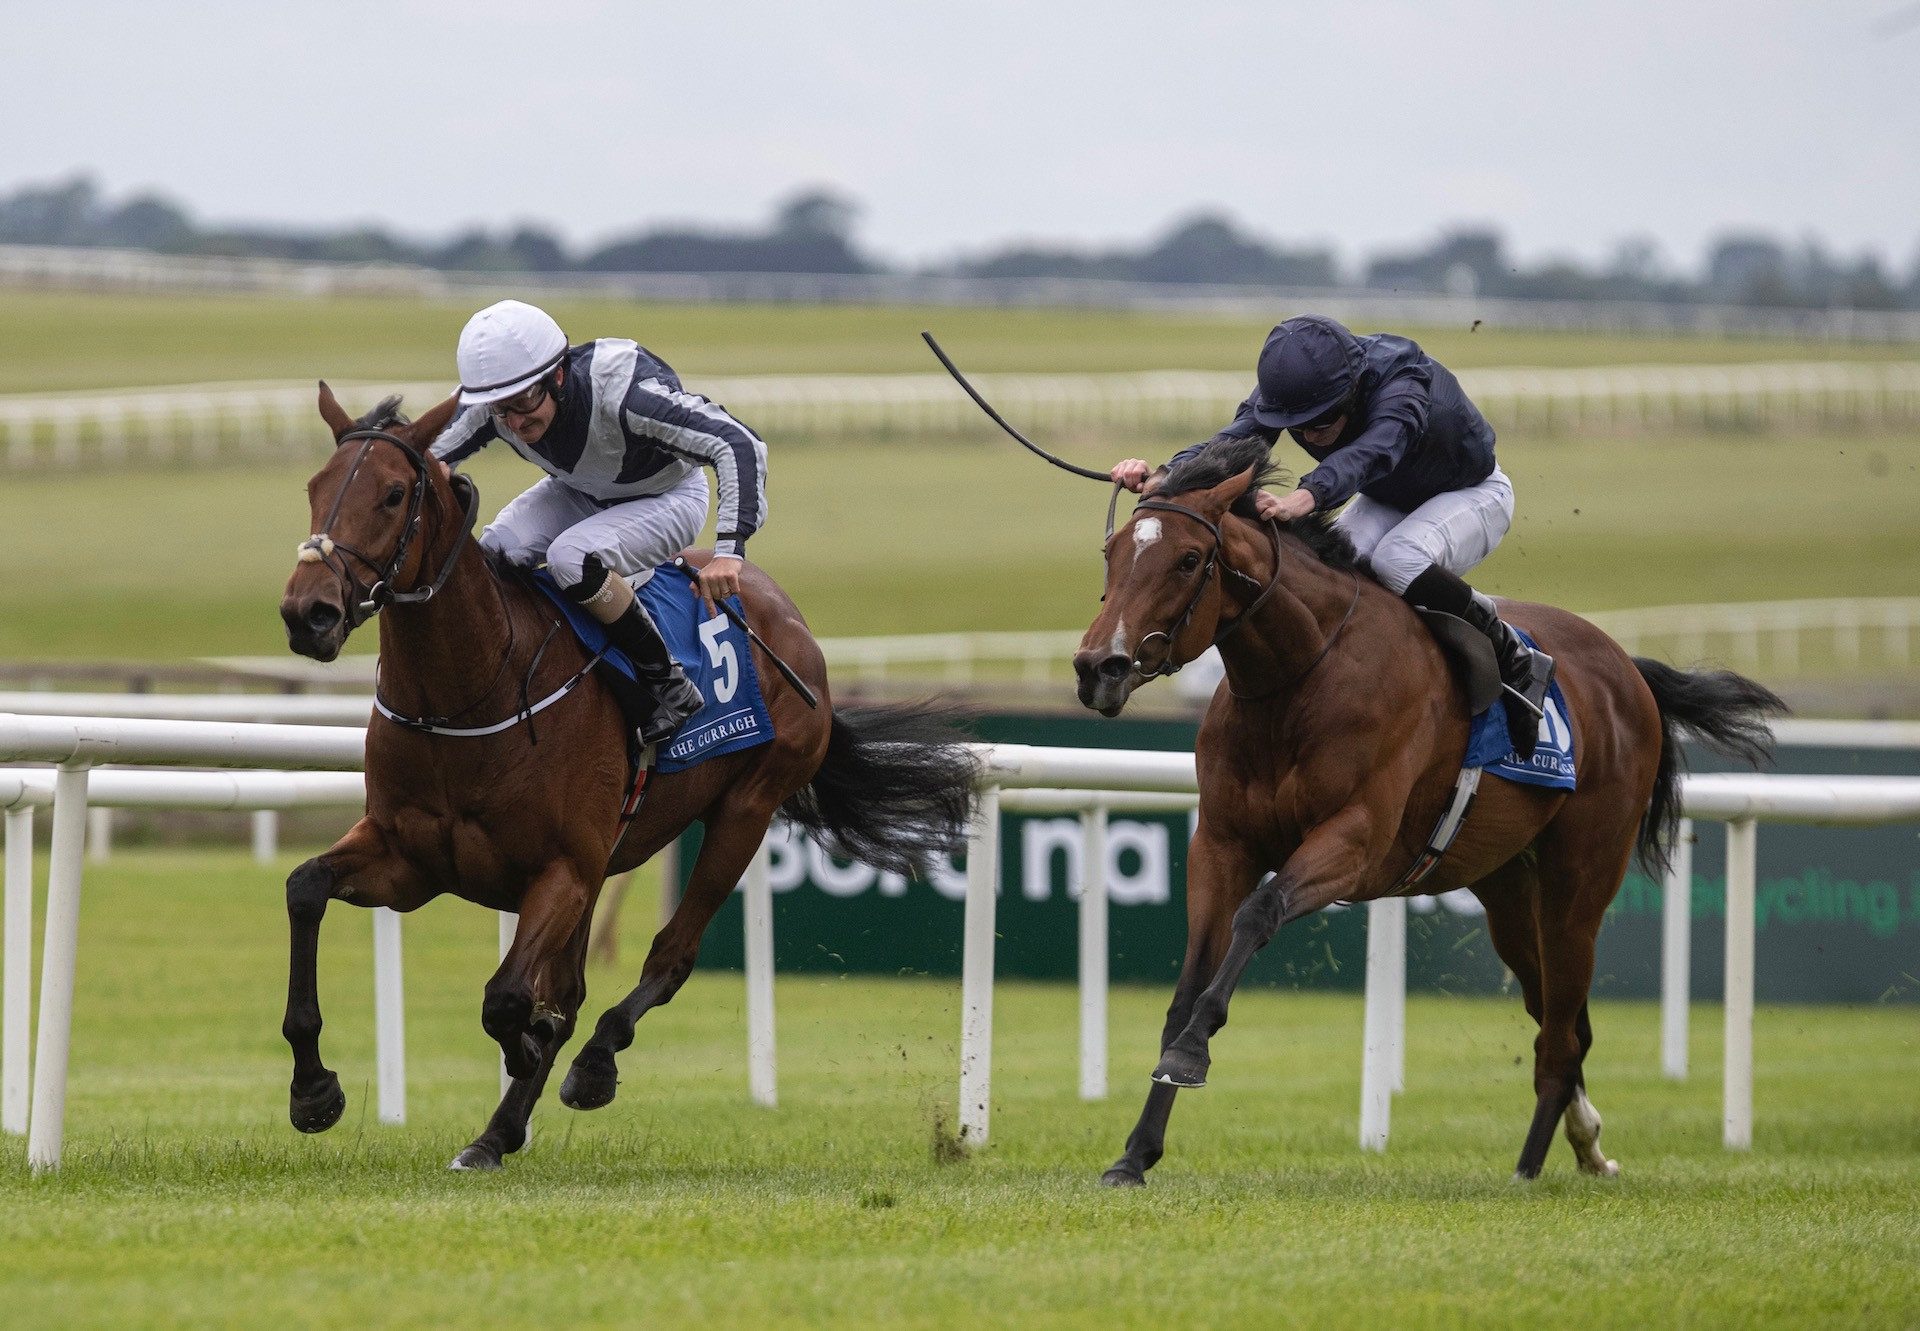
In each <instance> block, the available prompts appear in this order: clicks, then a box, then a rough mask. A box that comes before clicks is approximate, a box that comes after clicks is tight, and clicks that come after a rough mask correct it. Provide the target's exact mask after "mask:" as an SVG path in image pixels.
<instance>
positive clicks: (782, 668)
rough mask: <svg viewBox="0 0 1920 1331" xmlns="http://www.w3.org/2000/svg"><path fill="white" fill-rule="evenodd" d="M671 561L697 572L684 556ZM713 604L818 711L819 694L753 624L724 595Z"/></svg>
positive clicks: (682, 567) (679, 566)
mask: <svg viewBox="0 0 1920 1331" xmlns="http://www.w3.org/2000/svg"><path fill="white" fill-rule="evenodd" d="M673 562H674V566H675V567H677V568H679V569H681V570H682V571H684V572H685V573H687V574H688V575H689V576H691V575H693V574H694V573H696V572H698V570H696V569H695V568H694V567H693V565H691V564H689V563H688V562H687V561H686V560H685V559H684V558H682V557H680V556H678V555H676V556H674V560H673ZM714 604H715V605H717V606H719V607H720V610H721V613H723V614H724V615H726V617H727V618H728V619H731V620H732V621H733V622H734V623H736V624H738V625H739V626H740V629H741V631H742V632H744V633H745V634H746V635H747V637H748V639H749V640H750V641H751V642H752V643H753V645H754V646H755V647H758V648H759V649H760V650H761V651H763V652H765V653H766V654H767V659H768V660H769V661H771V662H773V668H774V669H775V670H778V671H779V672H780V677H781V678H782V679H784V680H786V681H787V683H789V684H791V685H793V688H794V691H795V692H796V693H798V694H799V695H800V697H801V698H802V699H803V700H804V701H805V702H806V704H807V706H809V707H811V708H813V709H814V710H815V711H816V712H817V711H819V710H820V696H819V695H818V694H816V693H815V692H814V691H813V690H812V689H810V688H808V687H807V681H806V680H804V679H802V678H800V676H799V675H798V674H796V673H795V672H794V669H793V667H792V666H790V665H788V664H787V663H786V662H785V661H782V660H781V659H780V654H779V653H778V652H776V651H774V650H773V648H771V647H769V646H767V642H766V639H764V638H762V637H761V636H760V635H759V634H758V633H755V632H754V631H753V625H751V624H749V623H747V621H746V617H745V616H744V615H742V614H741V613H740V612H739V611H738V610H735V609H734V608H733V607H732V606H731V605H729V604H728V603H727V600H726V598H725V597H722V598H720V599H719V600H718V601H715V602H714Z"/></svg>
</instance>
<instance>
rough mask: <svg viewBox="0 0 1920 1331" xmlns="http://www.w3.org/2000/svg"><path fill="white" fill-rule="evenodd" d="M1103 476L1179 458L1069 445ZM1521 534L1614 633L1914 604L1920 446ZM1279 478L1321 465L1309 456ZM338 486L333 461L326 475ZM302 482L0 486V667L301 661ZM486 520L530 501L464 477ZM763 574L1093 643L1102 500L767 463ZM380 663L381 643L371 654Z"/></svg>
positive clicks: (1052, 490) (1569, 485) (1568, 592)
mask: <svg viewBox="0 0 1920 1331" xmlns="http://www.w3.org/2000/svg"><path fill="white" fill-rule="evenodd" d="M1061 447H1062V449H1063V451H1065V452H1067V453H1068V454H1069V455H1070V456H1073V457H1075V458H1076V459H1078V460H1081V461H1083V462H1101V463H1107V462H1111V461H1114V460H1116V459H1118V458H1119V457H1121V456H1124V455H1125V454H1126V452H1127V451H1128V450H1129V449H1131V448H1139V449H1140V450H1141V451H1142V452H1143V453H1145V454H1146V455H1147V456H1150V457H1162V456H1165V455H1166V453H1168V452H1169V451H1170V447H1169V445H1167V444H1166V443H1165V442H1159V443H1135V444H1126V443H1120V442H1115V443H1111V444H1097V443H1089V442H1085V441H1082V442H1080V443H1077V444H1064V445H1062V446H1061ZM1500 451H1501V461H1502V465H1503V466H1504V467H1505V468H1506V470H1507V472H1508V474H1509V475H1511V476H1512V477H1513V480H1514V484H1515V487H1516V490H1517V492H1518V504H1519V517H1518V521H1517V523H1516V526H1515V529H1514V531H1513V532H1512V533H1511V534H1509V536H1508V537H1507V539H1506V542H1505V544H1504V545H1503V546H1502V548H1501V549H1500V550H1499V552H1498V553H1497V554H1496V555H1495V556H1494V557H1493V559H1491V560H1490V561H1488V563H1487V564H1485V565H1484V566H1483V567H1482V569H1481V571H1480V572H1479V573H1477V574H1476V575H1475V581H1476V583H1478V584H1480V585H1483V586H1485V587H1486V588H1487V589H1488V590H1490V591H1493V592H1496V593H1500V594H1505V595H1511V596H1518V597H1522V598H1525V599H1529V600H1539V601H1548V602H1553V603H1557V604H1560V605H1566V606H1571V607H1574V608H1576V609H1583V610H1597V609H1609V608H1614V607H1620V606H1639V605H1660V604H1673V603H1683V602H1709V601H1741V600H1773V599H1785V598H1792V597H1828V596H1902V595H1905V596H1911V595H1915V594H1920V528H1916V526H1915V524H1914V522H1913V501H1912V495H1913V493H1914V486H1915V484H1916V482H1917V481H1920V472H1917V469H1920V437H1915V436H1912V435H1885V436H1879V437H1868V438H1847V437H1840V436H1820V437H1813V438H1790V437H1779V436H1771V435H1766V436H1750V437H1710V438H1699V437H1691V438H1644V439H1610V440H1526V439H1521V440H1515V441H1512V442H1508V443H1503V444H1502V445H1501V450H1500ZM1281 456H1282V458H1283V460H1285V461H1287V462H1289V463H1290V464H1291V465H1293V466H1295V467H1301V466H1302V465H1303V464H1304V463H1305V461H1306V460H1305V457H1304V455H1302V454H1300V453H1298V452H1297V451H1296V450H1294V449H1292V448H1291V447H1290V446H1289V447H1286V448H1284V449H1283V450H1282V454H1281ZM317 464H318V458H317V457H316V459H315V461H314V463H313V464H312V465H317ZM310 469H311V468H310V466H309V465H307V464H301V465H286V464H281V465H276V466H261V467H258V468H236V469H232V470H218V471H194V470H184V469H183V470H166V471H149V472H139V473H132V474H123V475H97V474H90V475H70V476H62V475H47V474H36V475H26V476H18V477H12V478H9V480H8V481H7V483H6V484H5V485H4V486H0V658H11V659H45V658H61V657H64V658H96V659H97V658H136V657H137V658H142V659H147V660H180V659H185V658H189V657H194V656H212V655H229V654H239V653H263V654H265V653H276V652H280V651H284V650H285V639H284V635H283V632H282V630H281V627H280V622H279V616H278V613H277V606H278V602H279V597H280V591H281V588H282V587H283V586H284V584H285V581H286V578H287V575H288V573H289V572H290V571H291V570H292V567H293V547H294V545H295V543H296V542H298V541H299V540H300V539H301V538H302V537H304V536H305V535H306V534H307V528H308V526H309V525H310V518H309V513H308V508H307V502H306V494H305V481H306V476H307V473H308V472H309V470H310ZM469 470H470V471H471V472H472V474H473V475H474V476H476V478H477V479H478V481H479V483H480V487H481V492H482V495H483V501H484V502H483V510H484V512H485V513H487V514H491V513H492V512H493V511H495V510H496V509H497V508H498V507H499V505H500V504H502V503H504V502H505V500H506V499H508V498H509V497H511V496H512V495H513V494H515V493H517V492H518V491H519V490H521V489H523V488H525V487H526V486H527V485H529V484H531V483H532V482H533V481H534V480H535V479H536V473H535V472H534V469H533V468H532V467H530V466H528V465H527V464H526V463H524V462H521V461H520V460H519V459H518V458H515V457H513V456H511V455H510V454H505V453H500V454H499V455H498V456H493V455H491V454H489V455H483V456H482V457H481V458H480V459H478V460H477V461H476V462H475V463H474V464H472V465H471V466H470V468H469ZM770 489H771V493H772V514H771V519H770V521H769V523H768V525H767V528H766V530H765V532H764V533H763V534H761V535H759V536H756V537H755V538H754V541H753V545H752V555H753V558H754V559H755V560H756V561H757V562H758V563H760V564H761V565H762V566H764V567H765V568H766V569H768V571H770V572H771V573H772V574H773V575H774V576H775V577H776V578H778V579H779V580H780V581H781V583H782V584H783V585H784V586H785V587H786V588H787V589H788V590H789V591H790V592H791V593H792V594H793V596H794V597H795V599H796V600H797V601H798V603H799V605H800V607H801V609H802V610H803V611H804V612H805V613H806V615H807V617H808V620H809V622H810V623H811V624H812V626H813V628H814V630H815V632H817V633H820V634H823V635H843V634H880V633H913V632H934V631H944V630H950V629H1058V628H1072V627H1077V626H1080V625H1083V624H1084V623H1086V621H1087V620H1089V619H1090V618H1091V617H1092V615H1093V613H1094V610H1095V608H1096V602H1097V598H1098V596H1099V592H1100V580H1101V563H1100V555H1099V541H1100V522H1101V516H1102V509H1103V507H1104V500H1105V495H1104V493H1103V492H1102V491H1101V490H1100V489H1099V488H1098V487H1096V486H1093V485H1090V484H1088V483H1087V482H1085V481H1082V480H1078V479H1075V478H1073V477H1069V476H1066V475H1064V474H1062V473H1059V472H1055V471H1052V470H1051V469H1049V468H1046V467H1044V466H1043V465H1042V464H1040V463H1039V462H1037V461H1034V460H1033V459H1030V458H1027V457H1026V456H1025V455H1023V454H1022V453H1020V452H1019V451H1018V450H1017V449H1016V448H1014V447H1013V446H1012V445H1011V444H998V443H973V442H952V443H948V444H932V443H916V444H911V445H901V444H892V445H888V444H877V443H863V444H848V445H843V446H838V447H827V446H814V447H809V446H796V447H790V448H781V447H780V446H779V445H778V443H777V442H776V443H775V445H774V447H773V449H772V480H771V485H770ZM352 646H353V647H354V648H355V649H356V650H362V651H371V650H372V649H373V640H372V634H371V632H365V633H363V634H362V635H360V636H359V637H358V638H356V639H355V641H354V643H353V644H352Z"/></svg>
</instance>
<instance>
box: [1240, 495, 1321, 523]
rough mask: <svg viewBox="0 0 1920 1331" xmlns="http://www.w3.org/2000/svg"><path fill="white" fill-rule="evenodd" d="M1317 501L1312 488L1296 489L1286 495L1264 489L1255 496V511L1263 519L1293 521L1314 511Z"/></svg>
mask: <svg viewBox="0 0 1920 1331" xmlns="http://www.w3.org/2000/svg"><path fill="white" fill-rule="evenodd" d="M1315 502H1317V501H1316V500H1315V499H1314V497H1313V491H1311V490H1295V491H1294V492H1293V493H1292V494H1285V495H1277V494H1275V493H1273V491H1271V490H1262V491H1261V492H1260V493H1259V494H1257V495H1255V496H1254V497H1253V511H1254V512H1255V513H1257V514H1259V515H1260V518H1261V520H1262V521H1268V520H1272V521H1276V522H1292V521H1293V520H1294V519H1295V518H1304V517H1305V516H1307V514H1309V513H1311V512H1313V506H1314V504H1315Z"/></svg>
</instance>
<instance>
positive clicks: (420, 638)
mask: <svg viewBox="0 0 1920 1331" xmlns="http://www.w3.org/2000/svg"><path fill="white" fill-rule="evenodd" d="M459 539H460V540H461V541H462V542H463V543H464V544H465V545H466V546H467V547H470V548H464V549H462V550H461V551H460V558H459V560H458V561H457V562H456V563H455V564H454V567H453V572H452V574H451V575H450V576H449V577H448V579H447V584H446V586H444V587H442V588H441V589H440V590H439V591H438V592H437V593H435V594H434V597H433V599H432V600H430V601H426V602H424V603H415V604H411V605H392V606H388V607H387V608H386V609H385V610H383V611H381V613H380V695H381V698H382V699H383V700H384V701H385V702H386V704H387V705H388V706H389V707H392V708H393V709H394V710H395V711H399V712H404V713H406V714H408V715H412V716H451V715H453V714H454V713H455V712H456V711H458V710H460V709H463V708H468V707H471V706H472V705H473V704H475V703H477V702H480V701H481V700H482V693H483V691H484V690H488V687H489V684H490V683H493V682H497V681H500V680H502V679H504V677H505V676H506V675H507V674H510V673H511V666H509V667H508V668H506V669H503V668H502V665H501V662H502V659H503V658H504V657H505V656H506V655H507V653H508V651H509V650H510V649H511V650H512V652H513V654H514V655H515V656H516V657H521V658H524V657H525V656H526V655H527V652H526V644H525V643H519V642H516V641H515V638H516V635H515V633H514V630H513V627H512V616H513V599H514V598H512V597H511V596H510V593H511V591H512V590H513V589H511V588H508V587H506V586H503V585H500V584H499V583H498V581H497V580H496V579H495V577H494V575H493V572H492V570H491V569H489V568H488V567H487V562H486V557H485V556H484V555H483V554H482V553H481V551H480V544H479V542H478V541H475V540H474V539H473V538H472V537H471V536H468V535H466V534H465V533H462V534H461V535H460V537H459ZM444 557H445V555H444V551H441V550H436V551H432V552H430V553H429V554H428V556H427V558H426V559H424V560H423V561H422V565H423V567H425V568H427V569H429V570H437V569H438V568H439V567H440V561H441V560H442V559H443V558H444ZM534 645H535V646H538V644H537V643H536V644H534ZM480 719H481V720H484V721H491V720H494V719H496V718H494V717H485V718H480Z"/></svg>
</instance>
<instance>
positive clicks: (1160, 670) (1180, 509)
mask: <svg viewBox="0 0 1920 1331" xmlns="http://www.w3.org/2000/svg"><path fill="white" fill-rule="evenodd" d="M1114 498H1115V500H1116V501H1117V500H1118V499H1119V487H1118V486H1116V487H1114ZM1142 510H1156V511H1159V512H1163V513H1178V514H1180V515H1181V516H1183V517H1188V518H1192V519H1193V520H1194V521H1195V522H1197V523H1199V524H1200V525H1201V526H1203V527H1205V528H1206V529H1207V531H1208V533H1209V534H1210V535H1212V537H1213V545H1212V547H1211V548H1210V549H1209V550H1208V551H1207V557H1206V559H1205V560H1204V561H1203V562H1202V563H1201V565H1200V567H1199V570H1198V573H1199V576H1198V577H1196V578H1195V579H1194V582H1193V594H1192V595H1191V596H1189V597H1188V598H1187V604H1186V607H1185V608H1184V609H1183V610H1181V612H1180V616H1179V618H1178V619H1176V620H1174V622H1173V625H1172V627H1170V628H1166V629H1155V630H1154V631H1153V632H1151V633H1149V634H1147V635H1146V636H1145V637H1143V638H1141V639H1140V644H1139V646H1137V647H1135V648H1134V652H1133V660H1132V661H1131V662H1130V663H1129V666H1130V669H1131V670H1132V672H1133V673H1134V674H1135V675H1137V676H1139V678H1140V680H1141V681H1142V682H1143V683H1144V682H1145V681H1147V680H1151V679H1159V678H1161V677H1162V676H1165V675H1177V674H1179V673H1180V670H1181V668H1182V667H1183V666H1184V665H1185V664H1186V663H1185V662H1176V661H1175V660H1174V655H1173V654H1174V643H1175V642H1176V641H1177V640H1178V639H1179V637H1180V635H1181V634H1183V633H1185V632H1186V631H1187V625H1188V624H1189V623H1190V622H1191V621H1192V619H1193V612H1194V611H1195V610H1197V609H1199V607H1200V598H1201V597H1203V596H1205V595H1206V593H1207V588H1208V587H1209V586H1211V585H1212V583H1213V572H1214V569H1215V568H1218V569H1219V570H1220V575H1221V579H1222V581H1223V582H1224V580H1225V579H1226V578H1227V577H1235V578H1238V579H1239V580H1240V581H1241V582H1243V583H1245V584H1247V585H1248V586H1249V587H1253V588H1258V589H1259V590H1258V594H1256V595H1255V596H1254V598H1253V600H1252V601H1250V602H1248V604H1247V606H1246V608H1245V609H1243V610H1242V611H1241V612H1240V613H1239V614H1238V615H1236V616H1235V617H1234V618H1233V619H1231V620H1229V621H1228V622H1227V623H1226V624H1225V625H1223V626H1221V627H1219V628H1217V629H1216V630H1215V632H1214V635H1213V641H1212V642H1210V643H1208V644H1207V645H1208V646H1209V647H1218V646H1219V645H1220V644H1221V643H1223V642H1225V641H1226V640H1227V639H1228V638H1231V637H1232V636H1233V635H1234V634H1235V633H1237V632H1238V631H1239V630H1240V627H1241V626H1242V625H1243V624H1245V623H1247V622H1248V621H1249V620H1251V619H1252V618H1253V617H1254V615H1255V614H1256V613H1257V612H1258V611H1259V609H1260V607H1261V606H1262V605H1264V604H1266V601H1267V598H1268V597H1269V596H1272V595H1273V592H1274V589H1275V588H1277V587H1278V586H1279V585H1280V572H1281V560H1282V559H1283V558H1284V557H1285V552H1286V546H1285V545H1284V544H1283V543H1282V542H1281V540H1280V528H1279V525H1278V524H1277V523H1275V522H1274V521H1273V520H1272V519H1271V518H1269V519H1267V520H1266V521H1265V522H1264V523H1262V524H1261V526H1262V528H1263V529H1264V530H1265V531H1266V533H1267V538H1268V539H1269V540H1270V541H1272V542H1273V577H1272V578H1270V579H1269V580H1268V581H1267V583H1266V585H1265V586H1264V587H1262V586H1261V584H1260V580H1259V579H1258V578H1255V577H1253V576H1252V575H1251V574H1248V573H1243V572H1241V571H1240V570H1239V569H1237V568H1235V567H1234V566H1233V565H1232V564H1230V563H1228V562H1227V560H1226V558H1225V557H1224V555H1223V554H1222V553H1221V552H1222V550H1223V549H1224V548H1225V540H1224V538H1223V536H1222V534H1221V531H1220V524H1219V523H1217V522H1215V521H1214V520H1213V519H1212V518H1209V517H1208V516H1207V515H1206V514H1204V513H1201V512H1199V511H1198V510H1196V509H1192V508H1188V507H1187V506H1186V505H1185V504H1176V503H1174V502H1173V501H1172V500H1170V499H1156V498H1153V497H1151V496H1149V497H1147V498H1145V499H1142V500H1141V501H1140V502H1139V503H1138V504H1136V505H1134V512H1135V513H1139V512H1140V511H1142ZM1112 545H1113V505H1111V504H1110V505H1108V508H1107V547H1108V550H1109V551H1111V549H1112ZM1222 590H1223V591H1224V588H1223V589H1222ZM1359 604H1360V580H1359V578H1358V577H1355V578H1354V583H1353V600H1352V601H1351V602H1349V603H1348V605H1347V613H1346V615H1345V617H1344V618H1342V619H1341V621H1340V623H1339V624H1338V626H1336V627H1335V628H1334V630H1333V632H1332V633H1329V634H1328V635H1327V640H1326V642H1325V643H1323V644H1322V645H1321V648H1320V651H1319V654H1318V655H1316V656H1315V657H1314V658H1313V660H1312V661H1310V662H1308V663H1307V667H1306V669H1304V670H1302V671H1300V672H1299V673H1298V674H1296V675H1295V676H1294V677H1293V678H1292V679H1288V680H1283V681H1281V682H1280V683H1278V684H1276V685H1275V686H1274V687H1273V688H1271V689H1268V690H1267V691H1266V692H1265V693H1257V694H1241V693H1236V694H1235V695H1234V696H1235V697H1237V698H1240V699H1241V700H1243V701H1253V700H1255V699H1258V698H1265V697H1269V696H1271V695H1272V694H1274V693H1278V692H1280V690H1282V689H1286V688H1291V687H1293V686H1294V685H1296V684H1298V683H1299V682H1300V681H1301V680H1303V679H1305V678H1306V677H1307V676H1308V675H1310V674H1312V673H1313V671H1314V668H1315V667H1316V666H1318V665H1319V664H1320V663H1321V662H1322V661H1324V660H1326V658H1327V653H1329V652H1331V651H1332V650H1333V644H1334V640H1335V639H1337V638H1338V637H1339V636H1340V634H1341V632H1342V630H1344V629H1345V628H1346V627H1347V624H1348V622H1349V621H1351V620H1352V619H1353V612H1354V610H1355V609H1356V608H1357V607H1358V606H1359ZM1156 638H1159V639H1162V640H1163V641H1165V643H1166V649H1165V651H1164V652H1162V653H1161V657H1160V661H1159V663H1158V664H1157V665H1155V666H1153V667H1152V668H1148V666H1147V664H1146V660H1145V653H1146V648H1147V644H1148V643H1150V642H1152V641H1153V640H1154V639H1156Z"/></svg>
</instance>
